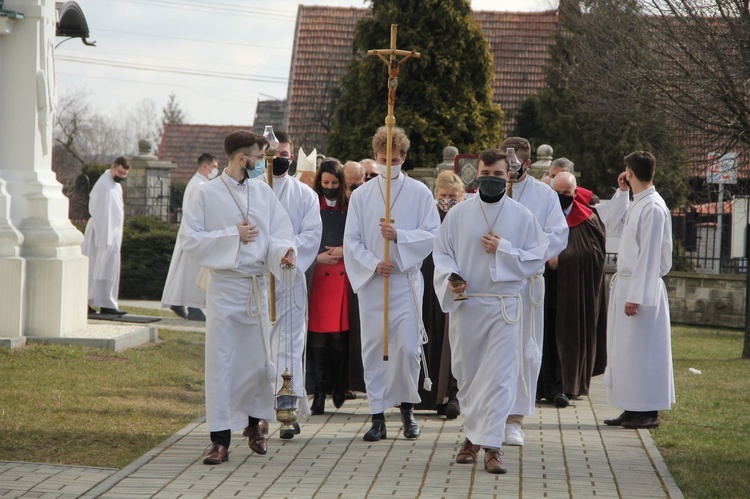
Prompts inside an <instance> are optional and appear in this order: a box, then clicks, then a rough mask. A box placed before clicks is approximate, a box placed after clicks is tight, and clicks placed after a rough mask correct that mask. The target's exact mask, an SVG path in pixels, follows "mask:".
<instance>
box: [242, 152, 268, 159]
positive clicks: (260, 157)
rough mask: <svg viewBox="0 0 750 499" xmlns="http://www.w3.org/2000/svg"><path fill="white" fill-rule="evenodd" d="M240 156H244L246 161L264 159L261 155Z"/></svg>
mask: <svg viewBox="0 0 750 499" xmlns="http://www.w3.org/2000/svg"><path fill="white" fill-rule="evenodd" d="M242 155H243V156H245V157H246V158H247V159H256V160H258V159H263V157H264V156H263V155H262V154H245V153H244V152H243V153H242Z"/></svg>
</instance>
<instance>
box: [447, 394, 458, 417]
mask: <svg viewBox="0 0 750 499" xmlns="http://www.w3.org/2000/svg"><path fill="white" fill-rule="evenodd" d="M460 415H461V406H460V405H458V400H456V399H450V400H449V401H448V403H447V404H445V419H456V418H457V417H458V416H460Z"/></svg>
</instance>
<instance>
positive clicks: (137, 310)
mask: <svg viewBox="0 0 750 499" xmlns="http://www.w3.org/2000/svg"><path fill="white" fill-rule="evenodd" d="M120 310H124V311H125V312H127V313H129V314H132V315H148V316H151V317H166V318H167V319H179V317H177V315H176V314H175V313H174V312H172V311H171V310H169V309H168V308H145V307H125V306H123V307H120Z"/></svg>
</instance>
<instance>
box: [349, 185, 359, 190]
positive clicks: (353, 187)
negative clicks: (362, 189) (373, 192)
mask: <svg viewBox="0 0 750 499" xmlns="http://www.w3.org/2000/svg"><path fill="white" fill-rule="evenodd" d="M360 185H362V184H352V186H351V187H349V190H350V191H354V189H356V188H357V187H359V186H360Z"/></svg>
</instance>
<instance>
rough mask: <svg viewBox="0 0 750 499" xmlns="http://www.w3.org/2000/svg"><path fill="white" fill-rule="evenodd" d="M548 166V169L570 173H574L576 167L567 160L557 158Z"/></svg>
mask: <svg viewBox="0 0 750 499" xmlns="http://www.w3.org/2000/svg"><path fill="white" fill-rule="evenodd" d="M549 166H550V168H563V169H565V170H567V171H568V172H570V173H575V166H576V165H575V163H573V162H572V161H571V160H569V159H568V158H557V159H555V160H552V163H550V165H549Z"/></svg>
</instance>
